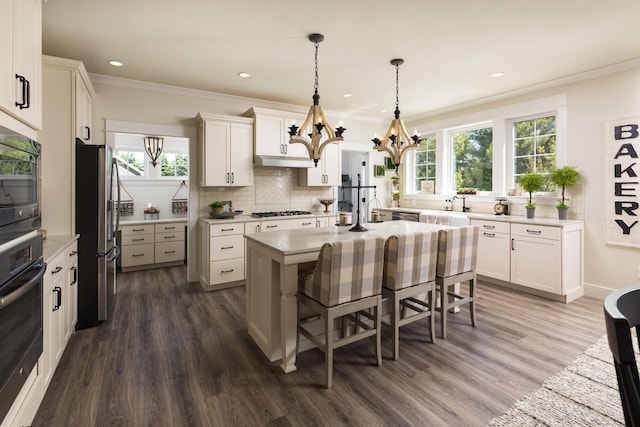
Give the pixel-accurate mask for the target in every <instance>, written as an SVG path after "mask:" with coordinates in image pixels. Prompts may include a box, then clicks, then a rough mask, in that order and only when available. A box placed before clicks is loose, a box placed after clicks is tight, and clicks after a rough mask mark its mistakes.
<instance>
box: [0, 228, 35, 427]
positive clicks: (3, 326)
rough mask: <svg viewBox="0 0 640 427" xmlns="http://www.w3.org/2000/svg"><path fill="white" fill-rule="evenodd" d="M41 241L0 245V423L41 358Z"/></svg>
mask: <svg viewBox="0 0 640 427" xmlns="http://www.w3.org/2000/svg"><path fill="white" fill-rule="evenodd" d="M45 269H46V264H45V263H44V262H43V258H42V237H41V236H40V235H39V234H37V232H36V231H32V232H30V233H27V234H25V235H23V236H21V237H19V238H16V239H14V240H12V241H11V242H8V243H5V244H2V245H0V421H1V420H3V419H4V418H5V416H6V415H7V412H8V411H9V409H10V408H11V405H12V403H13V401H14V400H15V398H16V396H17V395H18V393H19V392H20V390H21V389H22V386H23V385H24V383H25V382H26V380H27V378H28V377H29V374H30V373H31V371H32V370H33V369H34V368H35V366H36V363H37V361H38V358H39V357H40V355H41V354H42V346H43V344H42V277H43V275H44V272H45Z"/></svg>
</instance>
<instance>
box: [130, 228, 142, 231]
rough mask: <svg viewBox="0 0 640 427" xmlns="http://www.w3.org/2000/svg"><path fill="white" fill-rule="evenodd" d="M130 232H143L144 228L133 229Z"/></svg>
mask: <svg viewBox="0 0 640 427" xmlns="http://www.w3.org/2000/svg"><path fill="white" fill-rule="evenodd" d="M131 231H144V228H134V229H133V230H131Z"/></svg>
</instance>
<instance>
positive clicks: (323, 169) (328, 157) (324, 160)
mask: <svg viewBox="0 0 640 427" xmlns="http://www.w3.org/2000/svg"><path fill="white" fill-rule="evenodd" d="M341 151H342V150H341V149H340V144H339V143H335V144H328V145H326V146H325V148H324V150H323V151H322V154H321V156H320V160H319V161H318V166H317V167H314V166H312V167H310V168H307V169H300V179H301V185H303V186H324V187H329V186H338V185H342V176H341V170H342V152H341Z"/></svg>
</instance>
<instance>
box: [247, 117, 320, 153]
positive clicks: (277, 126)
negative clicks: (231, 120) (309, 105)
mask: <svg viewBox="0 0 640 427" xmlns="http://www.w3.org/2000/svg"><path fill="white" fill-rule="evenodd" d="M244 115H245V116H247V117H253V118H255V135H254V136H255V155H256V156H276V157H296V158H308V157H309V154H308V153H307V149H306V148H305V147H304V146H303V145H302V144H289V126H291V124H292V122H293V121H295V123H296V124H297V125H298V126H300V125H302V122H303V121H304V119H305V116H304V115H303V114H297V113H291V112H287V111H281V110H270V109H267V108H259V107H253V108H251V109H249V110H248V111H247V112H246V113H244Z"/></svg>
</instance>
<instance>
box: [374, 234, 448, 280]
mask: <svg viewBox="0 0 640 427" xmlns="http://www.w3.org/2000/svg"><path fill="white" fill-rule="evenodd" d="M437 249H438V232H437V231H428V232H419V233H410V234H402V235H394V236H391V237H389V238H388V239H387V242H386V244H385V248H384V256H385V263H384V266H385V270H384V278H383V286H384V287H385V288H388V289H393V290H398V289H403V288H407V287H409V286H413V285H418V284H420V283H426V282H430V281H432V280H435V278H436V257H437V255H438V251H437Z"/></svg>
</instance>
